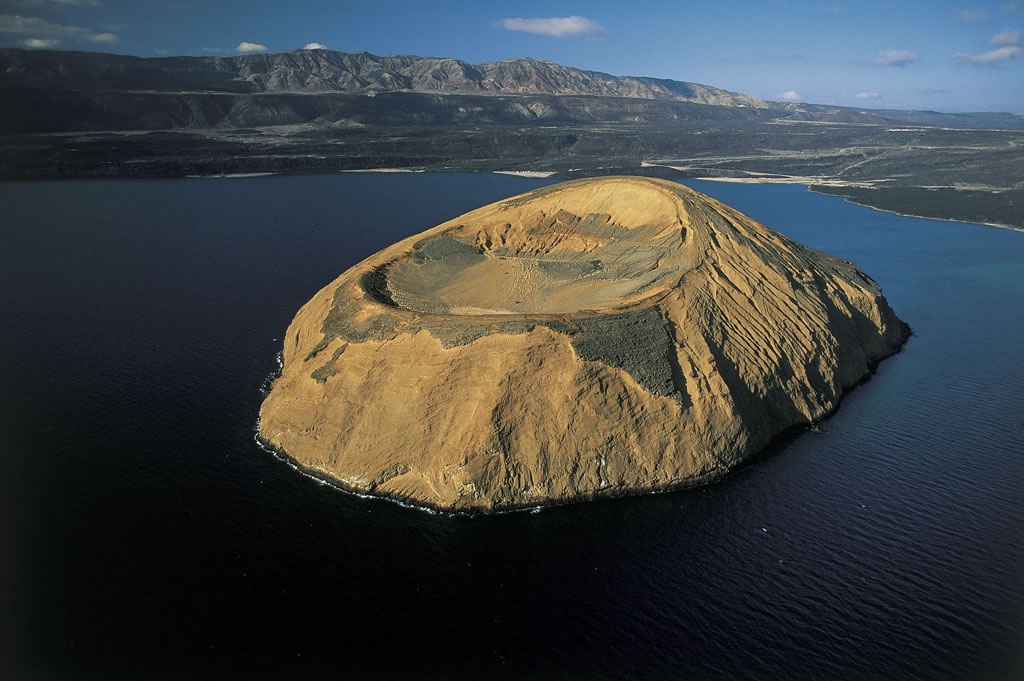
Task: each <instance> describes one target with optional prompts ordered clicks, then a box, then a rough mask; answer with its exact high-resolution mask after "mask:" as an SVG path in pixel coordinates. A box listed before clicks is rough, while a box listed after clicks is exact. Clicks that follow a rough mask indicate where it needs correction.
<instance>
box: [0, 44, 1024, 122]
mask: <svg viewBox="0 0 1024 681" xmlns="http://www.w3.org/2000/svg"><path fill="white" fill-rule="evenodd" d="M0 92H4V95H3V97H2V98H0V132H6V133H23V132H60V131H87V130H111V129H132V130H160V129H176V128H193V129H194V128H205V127H253V126H255V127H262V126H268V125H270V126H272V125H289V124H306V123H320V124H328V125H338V124H359V125H367V124H368V125H374V124H384V125H389V124H390V125H394V124H401V125H410V124H431V123H432V124H448V123H453V122H459V123H474V122H476V123H514V124H528V123H531V122H546V123H595V122H611V121H617V122H623V121H630V122H658V121H671V120H680V119H682V120H690V121H693V120H709V121H714V120H736V119H741V120H769V119H776V118H785V119H789V120H805V121H806V120H812V121H813V120H821V121H831V122H845V123H851V122H876V123H882V122H888V121H892V122H911V123H915V124H919V125H947V126H951V127H984V128H993V127H1011V128H1020V127H1024V117H1022V116H1016V115H1012V114H989V113H982V114H959V115H955V114H939V113H935V112H907V111H879V110H861V109H855V108H847V107H834V106H820V105H813V104H794V103H789V102H768V101H764V100H761V99H758V98H756V97H751V96H749V95H745V94H740V93H736V92H729V91H727V90H722V89H719V88H715V87H711V86H708V85H701V84H698V83H688V82H682V81H675V80H665V79H657V78H644V77H633V76H612V75H609V74H606V73H599V72H596V71H586V70H582V69H576V68H571V67H567V66H561V65H559V64H555V63H552V62H548V61H541V60H537V59H530V58H524V59H511V60H506V61H500V62H491V63H486V64H479V65H476V64H470V63H467V62H464V61H460V60H458V59H451V58H434V57H415V56H387V57H380V56H376V55H373V54H369V53H366V52H359V53H346V52H336V51H332V50H297V51H294V52H287V53H280V54H257V55H242V56H236V57H159V58H141V57H133V56H124V55H114V54H102V53H94V52H61V51H44V50H40V51H34V50H33V51H30V50H20V49H3V50H0ZM313 95H316V97H311V96H313ZM416 95H418V96H416ZM300 96H301V97H300ZM380 96H383V97H384V98H385V99H384V100H382V101H379V102H373V100H372V98H374V97H380ZM442 96H443V97H442ZM448 96H451V97H452V98H448ZM464 98H469V99H464ZM484 98H488V99H484Z"/></svg>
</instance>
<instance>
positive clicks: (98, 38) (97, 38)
mask: <svg viewBox="0 0 1024 681" xmlns="http://www.w3.org/2000/svg"><path fill="white" fill-rule="evenodd" d="M82 37H83V38H85V39H86V40H88V41H89V42H92V43H102V44H104V45H113V44H114V43H116V42H120V40H121V39H120V38H118V37H117V36H116V35H114V34H113V33H88V34H86V35H84V36H82Z"/></svg>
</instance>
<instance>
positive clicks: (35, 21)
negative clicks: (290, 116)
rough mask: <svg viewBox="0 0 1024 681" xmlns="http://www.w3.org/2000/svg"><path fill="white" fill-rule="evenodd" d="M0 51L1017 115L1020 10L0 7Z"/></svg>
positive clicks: (602, 4) (195, 2)
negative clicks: (369, 70) (504, 75)
mask: <svg viewBox="0 0 1024 681" xmlns="http://www.w3.org/2000/svg"><path fill="white" fill-rule="evenodd" d="M0 47H22V48H27V49H62V50H87V51H97V52H113V53H117V54H130V55H136V56H140V57H159V56H168V55H213V56H232V55H237V54H252V53H260V52H288V51H291V50H296V49H317V48H327V49H332V50H340V51H344V52H360V51H367V52H372V53H374V54H377V55H390V54H407V55H419V56H430V57H454V58H456V59H461V60H464V61H468V62H471V63H474V64H479V63H483V62H489V61H500V60H502V59H512V58H517V57H534V58H536V59H546V60H550V61H553V62H557V63H559V64H564V65H566V66H574V67H578V68H583V69H588V70H593V71H602V72H605V73H610V74H613V75H618V76H624V75H633V76H653V77H657V78H671V79H674V80H682V81H690V82H697V83H703V84H705V85H712V86H715V87H720V88H724V89H726V90H732V91H736V92H742V93H745V94H749V95H754V96H756V97H760V98H762V99H772V100H792V101H801V102H810V103H816V104H836V105H843V106H854V107H863V108H874V109H883V108H893V109H930V110H937V111H948V112H963V111H1009V112H1012V113H1017V114H1024V0H1018V1H1011V0H991V1H984V0H892V1H882V0H759V1H757V0H752V1H741V0H701V1H699V2H697V1H691V0H671V1H667V2H662V1H658V0H655V1H652V2H640V1H636V2H627V1H625V0H615V1H614V2H608V1H605V0H587V1H586V2H583V1H579V2H562V1H561V0H545V1H541V2H535V1H533V0H520V1H518V2H502V1H500V0H493V1H490V2H487V1H484V2H481V1H480V0H476V1H474V2H430V1H429V0H416V1H408V2H407V1H405V0H390V1H388V2H372V1H369V0H333V1H328V0H308V1H307V0H273V1H266V0H134V1H132V2H126V1H123V0H0Z"/></svg>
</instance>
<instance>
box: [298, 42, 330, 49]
mask: <svg viewBox="0 0 1024 681" xmlns="http://www.w3.org/2000/svg"><path fill="white" fill-rule="evenodd" d="M302 49H304V50H326V49H329V48H328V47H327V46H326V45H324V44H323V43H306V46H305V47H303V48H302Z"/></svg>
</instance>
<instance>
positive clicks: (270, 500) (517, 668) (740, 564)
mask: <svg viewBox="0 0 1024 681" xmlns="http://www.w3.org/2000/svg"><path fill="white" fill-rule="evenodd" d="M548 182H549V181H547V180H538V179H522V178H514V177H506V176H496V175H466V174H416V175H373V174H365V175H364V174H339V175H322V176H303V177H264V178H249V179H208V180H153V181H129V180H112V181H71V182H47V183H6V184H0V223H2V225H3V228H2V229H3V231H2V233H3V235H4V238H5V249H4V255H5V263H4V267H3V268H2V269H0V272H2V274H0V284H2V289H0V290H2V293H0V302H2V310H3V316H2V319H3V321H2V322H0V350H2V351H3V356H4V358H5V362H4V364H3V369H2V372H3V373H2V376H3V387H4V390H3V392H2V394H3V401H2V403H0V427H2V431H3V454H4V462H5V464H6V465H5V467H4V469H5V473H4V476H3V482H2V483H0V492H2V498H3V501H2V505H0V511H2V514H0V517H2V518H3V519H4V520H3V522H2V524H0V531H2V532H3V535H2V537H3V541H4V545H5V546H6V547H7V548H8V550H6V551H4V558H3V561H4V562H3V563H2V564H3V566H4V570H5V574H4V575H0V576H3V577H4V579H3V583H4V584H5V586H7V587H8V588H7V589H6V590H5V593H4V596H3V600H2V601H0V608H2V612H4V613H5V614H6V615H7V618H6V619H7V620H8V621H7V622H5V623H4V624H6V625H7V626H3V627H0V634H3V635H4V636H5V639H6V640H5V641H4V643H5V645H4V647H3V650H5V651H8V652H7V654H6V655H5V659H4V660H0V663H3V664H4V665H5V666H4V667H0V673H3V677H4V678H28V679H32V678H41V679H51V678H52V679H65V678H75V679H79V678H86V679H91V678H95V679H195V678H211V679H220V678H238V679H250V678H268V679H270V678H273V679H302V678H346V679H351V678H388V679H462V678H469V679H538V680H544V679H567V680H570V679H572V680H575V679H808V680H809V679H936V680H938V679H943V680H945V679H948V680H950V681H952V680H954V679H956V680H960V679H982V680H984V679H1017V678H1024V676H1022V675H1021V673H1022V671H1024V665H1022V660H1021V651H1022V649H1024V390H1022V389H1021V386H1022V385H1024V344H1022V342H1021V339H1022V338H1024V234H1021V233H1015V232H1009V231H1005V230H997V229H992V228H986V227H981V226H977V225H965V224H957V223H944V222H935V221H928V220H919V219H913V218H905V217H898V216H894V215H890V214H886V213H880V212H876V211H872V210H870V209H866V208H861V207H857V206H852V205H849V204H846V203H844V202H842V201H841V200H839V199H836V198H834V197H824V196H818V195H814V194H810V193H807V192H806V191H804V190H803V188H801V187H793V186H752V185H729V184H719V183H701V182H693V183H691V184H692V186H694V187H695V188H697V189H699V190H700V191H704V192H706V193H709V194H711V195H713V196H715V197H717V198H720V199H722V200H724V201H726V202H727V203H729V204H731V205H733V206H735V207H737V208H739V209H740V210H742V211H744V212H746V213H747V214H749V215H751V216H752V217H754V218H756V219H758V220H760V221H761V222H764V223H765V224H767V225H768V226H770V227H772V228H774V229H777V230H779V231H781V232H784V233H786V234H788V235H790V236H792V237H795V238H796V239H798V240H800V241H802V242H804V243H807V244H808V245H811V246H814V247H816V248H821V249H823V250H827V251H829V252H832V253H835V254H837V255H840V256H842V257H844V258H848V259H850V260H853V261H854V262H856V263H857V264H858V265H860V266H861V267H862V268H863V269H865V270H866V271H867V272H868V273H869V274H870V275H871V276H872V277H874V278H875V279H876V280H878V281H879V282H880V283H881V284H882V286H883V287H884V289H885V292H886V295H887V297H888V299H889V301H890V303H891V304H892V306H893V307H894V308H895V310H896V311H897V313H898V314H899V315H900V316H901V317H902V318H903V319H905V320H906V321H907V322H908V323H909V324H910V325H911V326H912V327H913V328H914V331H915V335H914V337H913V338H911V340H910V341H909V343H908V344H907V346H906V349H905V351H904V352H903V353H901V354H899V355H897V356H895V357H893V358H891V359H889V360H887V361H886V362H884V363H883V364H882V365H881V366H880V367H879V370H878V373H877V374H876V375H875V376H874V377H873V378H872V379H871V380H870V381H868V382H867V383H865V384H864V385H862V386H860V387H859V388H858V389H857V390H855V391H854V392H853V393H851V394H850V395H849V396H848V397H847V399H846V400H844V402H843V404H842V407H841V409H840V410H839V412H838V413H837V414H836V415H835V416H834V417H833V418H831V419H830V420H829V421H827V422H826V423H825V424H823V428H822V432H820V433H814V432H807V433H803V434H801V435H799V436H797V437H795V438H793V439H791V440H790V441H787V442H785V443H781V444H780V445H779V446H777V447H774V448H773V450H772V451H771V452H770V453H768V454H766V455H765V456H762V457H759V458H757V459H756V460H755V461H754V462H753V463H752V464H751V465H750V466H748V467H746V468H744V469H743V470H742V471H740V472H739V473H737V474H736V475H735V476H733V477H731V478H730V479H728V480H727V481H725V482H723V483H721V484H718V485H715V486H712V487H709V488H706V489H703V490H698V491H692V492H682V493H672V494H662V495H653V496H647V497H642V498H635V499H626V500H617V501H607V502H600V503H591V504H582V505H576V506H569V507H563V508H556V509H546V510H544V511H542V512H539V513H517V514H510V515H505V516H496V517H481V518H448V517H443V516H436V515H429V514H426V513H423V512H420V511H415V510H411V509H406V508H402V507H399V506H397V505H395V504H391V503H388V502H380V501H372V500H364V499H358V498H354V497H352V496H349V495H346V494H344V493H341V492H338V491H337V490H334V489H332V488H330V487H327V486H325V485H322V484H319V483H317V482H316V481H313V480H311V479H309V478H306V477H303V476H301V475H300V474H298V473H297V472H296V471H295V470H294V469H292V468H291V467H289V466H288V465H287V464H285V463H283V462H281V461H280V460H278V459H276V458H274V457H273V456H271V455H270V454H268V453H266V452H264V451H263V450H261V449H260V448H259V447H257V446H256V444H255V443H254V441H253V428H254V424H255V418H256V414H257V411H258V408H259V404H260V402H261V399H262V395H261V394H260V392H259V387H260V384H261V383H262V381H263V380H264V378H265V377H266V375H267V374H268V372H270V371H271V370H272V369H273V368H274V356H275V354H276V352H277V351H278V350H279V348H280V345H281V341H280V339H281V336H282V334H283V333H284V330H285V327H286V326H287V324H288V322H289V321H290V320H291V317H292V315H293V314H294V313H295V311H296V310H297V309H298V307H299V306H300V305H301V304H302V303H304V302H305V301H306V300H307V299H308V298H309V297H310V296H311V295H312V294H313V293H314V292H315V291H316V290H317V289H319V288H320V287H321V286H323V285H325V284H327V283H328V282H329V281H331V280H332V279H333V278H334V277H335V276H336V275H337V274H338V273H340V272H341V271H342V270H344V269H345V268H346V267H348V266H349V265H351V264H354V263H355V262H357V261H359V260H360V259H362V258H364V257H366V256H367V255H369V254H371V253H373V252H374V251H376V250H378V249H379V248H381V247H383V246H385V245H387V244H389V243H391V242H393V241H394V240H396V239H398V238H399V237H402V236H405V235H407V234H411V233H415V232H418V231H420V230H423V229H425V228H427V227H431V226H433V225H435V224H437V223H439V222H441V221H443V220H445V219H447V218H450V217H454V216H455V215H458V214H459V213H462V212H464V211H466V210H469V209H471V208H473V207H476V206H478V205H482V204H484V203H487V202H490V201H493V200H497V199H499V198H502V197H504V196H507V195H511V194H514V193H519V192H522V191H526V190H528V189H532V188H534V187H538V186H542V185H544V184H547V183H548ZM8 668H9V671H7V669H8Z"/></svg>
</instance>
